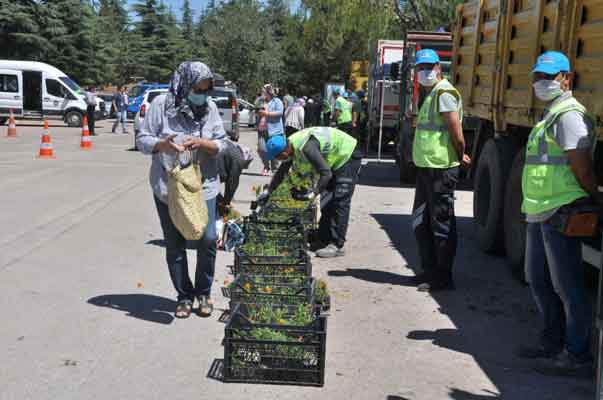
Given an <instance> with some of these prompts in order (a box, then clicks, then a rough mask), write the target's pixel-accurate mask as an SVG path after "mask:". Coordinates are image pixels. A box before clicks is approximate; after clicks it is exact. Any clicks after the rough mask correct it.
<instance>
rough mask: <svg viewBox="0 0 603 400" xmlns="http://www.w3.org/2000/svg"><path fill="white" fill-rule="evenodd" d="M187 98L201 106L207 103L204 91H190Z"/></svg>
mask: <svg viewBox="0 0 603 400" xmlns="http://www.w3.org/2000/svg"><path fill="white" fill-rule="evenodd" d="M187 100H188V102H189V103H190V104H192V105H194V106H203V105H205V103H207V95H206V94H205V93H201V94H199V93H194V92H191V93H189V94H188V97H187Z"/></svg>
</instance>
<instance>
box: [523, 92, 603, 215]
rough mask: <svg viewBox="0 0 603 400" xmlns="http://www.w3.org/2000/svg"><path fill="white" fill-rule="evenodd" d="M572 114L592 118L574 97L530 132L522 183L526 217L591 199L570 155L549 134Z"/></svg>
mask: <svg viewBox="0 0 603 400" xmlns="http://www.w3.org/2000/svg"><path fill="white" fill-rule="evenodd" d="M568 111H578V112H579V113H581V114H583V115H586V116H587V117H588V118H591V117H590V116H589V115H588V114H587V113H586V109H585V108H584V106H583V105H582V104H580V103H579V102H578V101H577V100H576V99H574V98H573V97H570V98H568V99H567V100H564V101H562V102H561V103H559V104H557V105H555V106H553V107H552V108H551V109H550V110H549V113H548V114H547V116H546V118H545V119H543V120H542V121H540V122H539V123H538V124H536V126H534V128H533V129H532V131H531V132H530V136H529V138H528V143H527V145H526V161H525V166H524V168H523V175H522V182H521V183H522V189H523V204H522V211H523V212H525V213H526V214H529V215H533V214H540V213H543V212H545V211H549V210H552V209H555V208H558V207H561V206H563V205H566V204H570V203H572V202H573V201H574V200H577V199H579V198H581V197H586V196H588V195H587V193H586V192H585V191H584V190H583V189H582V187H581V186H580V184H578V181H577V180H576V177H575V176H574V173H573V172H572V170H571V167H570V165H569V159H568V158H567V154H565V151H563V149H562V148H561V147H560V146H559V145H558V144H557V142H555V140H554V139H553V137H552V136H551V135H550V134H549V128H550V127H551V126H553V124H555V123H556V122H557V121H558V120H559V117H560V116H561V115H562V114H564V113H566V112H568ZM593 126H594V124H593Z"/></svg>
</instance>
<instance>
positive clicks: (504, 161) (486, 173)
mask: <svg viewBox="0 0 603 400" xmlns="http://www.w3.org/2000/svg"><path fill="white" fill-rule="evenodd" d="M513 153H514V152H513V150H512V147H511V146H510V145H508V144H507V142H506V141H505V139H496V140H495V139H489V140H488V141H487V142H486V144H485V145H484V148H483V149H482V152H481V155H480V157H479V162H478V164H477V168H476V171H475V179H474V187H473V192H474V195H473V196H474V198H473V217H474V220H475V229H476V232H475V234H476V237H477V243H478V246H479V248H480V249H481V250H482V251H485V252H498V251H500V250H502V249H503V240H504V238H503V227H502V211H503V199H504V193H505V186H506V183H507V179H506V178H507V176H508V171H509V169H510V165H511V160H512V157H513Z"/></svg>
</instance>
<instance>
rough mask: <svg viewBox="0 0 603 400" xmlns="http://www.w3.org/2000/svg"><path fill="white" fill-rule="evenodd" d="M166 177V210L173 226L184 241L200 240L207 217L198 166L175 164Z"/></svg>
mask: <svg viewBox="0 0 603 400" xmlns="http://www.w3.org/2000/svg"><path fill="white" fill-rule="evenodd" d="M168 176H169V177H168V209H169V212H170V217H171V218H172V222H173V223H174V226H176V228H177V229H178V231H179V232H180V233H181V234H182V236H183V237H184V238H185V239H186V240H199V239H201V237H202V236H203V233H204V232H205V228H206V227H207V218H208V217H207V204H206V203H205V199H204V197H203V191H202V190H201V189H202V185H201V171H200V170H199V165H198V164H196V163H193V162H190V163H189V164H188V165H186V166H182V165H181V164H180V163H177V165H176V166H175V167H174V168H172V170H171V171H169V172H168Z"/></svg>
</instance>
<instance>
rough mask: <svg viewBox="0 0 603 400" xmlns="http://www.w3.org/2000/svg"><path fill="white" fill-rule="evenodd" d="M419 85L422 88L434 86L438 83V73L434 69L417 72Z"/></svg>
mask: <svg viewBox="0 0 603 400" xmlns="http://www.w3.org/2000/svg"><path fill="white" fill-rule="evenodd" d="M419 83H420V84H421V85H422V86H427V87H429V86H434V85H435V84H436V83H438V72H437V71H436V70H434V69H429V70H426V69H424V70H421V71H419Z"/></svg>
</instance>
